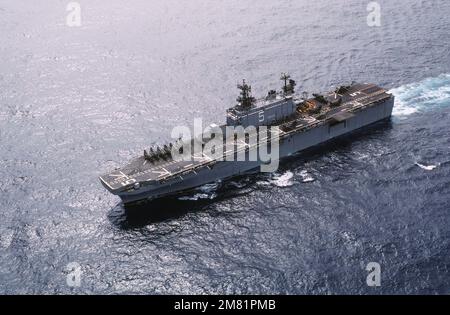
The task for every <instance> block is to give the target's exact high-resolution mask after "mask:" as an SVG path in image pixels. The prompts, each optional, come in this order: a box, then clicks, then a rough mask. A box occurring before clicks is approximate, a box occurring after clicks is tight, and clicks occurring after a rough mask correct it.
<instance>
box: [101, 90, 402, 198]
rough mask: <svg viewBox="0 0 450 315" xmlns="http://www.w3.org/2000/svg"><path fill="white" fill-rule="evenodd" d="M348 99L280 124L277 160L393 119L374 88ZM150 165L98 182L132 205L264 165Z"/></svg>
mask: <svg viewBox="0 0 450 315" xmlns="http://www.w3.org/2000/svg"><path fill="white" fill-rule="evenodd" d="M364 91H366V93H365V92H364ZM347 94H348V97H344V98H343V99H344V102H342V104H341V105H340V106H337V107H335V108H330V109H328V110H327V111H326V112H324V113H319V114H317V115H311V116H309V117H305V116H303V115H299V116H296V117H294V118H293V119H291V120H290V121H289V126H290V127H289V128H283V124H280V126H281V127H282V128H280V133H279V158H280V159H282V158H283V157H287V156H290V155H292V154H294V153H297V152H300V151H303V150H305V149H309V148H312V147H314V146H317V145H319V144H323V143H325V142H327V141H329V140H332V139H334V138H337V137H341V136H344V135H346V134H349V133H352V132H354V131H357V130H359V129H361V128H364V127H366V126H369V125H371V124H374V123H376V122H378V121H381V120H384V119H387V118H389V117H390V116H391V113H392V109H393V105H394V97H393V96H392V95H390V94H388V93H387V92H386V91H385V90H383V89H381V88H379V87H377V86H374V85H356V86H353V89H350V90H349V91H348V93H347ZM330 97H331V94H330ZM297 103H298V102H297ZM293 122H294V123H293ZM284 126H286V122H284ZM224 127H225V125H224V126H221V128H224ZM146 164H147V163H146V160H145V159H144V158H142V157H140V158H138V159H136V160H134V161H132V162H131V163H130V164H129V165H128V166H127V167H125V168H123V169H121V170H116V171H115V172H113V173H111V174H107V175H104V176H101V177H100V180H101V182H102V184H103V185H104V186H105V187H106V188H107V189H108V190H109V191H110V192H112V193H114V194H116V195H118V196H119V197H120V198H121V199H122V201H123V202H124V203H127V204H128V203H134V202H137V201H142V200H151V199H155V198H160V197H165V196H169V195H174V194H179V193H180V192H184V191H189V190H191V189H193V188H196V187H198V186H202V185H205V184H208V183H212V182H216V181H218V180H226V179H229V178H231V177H234V176H239V175H243V174H246V173H248V172H249V171H252V170H254V169H256V168H258V167H260V165H261V164H262V162H261V161H222V160H220V161H216V160H214V159H210V158H209V159H208V158H207V157H206V158H204V157H201V158H200V159H198V160H196V161H194V162H193V163H190V162H189V161H183V162H180V161H168V162H164V163H162V164H158V165H147V166H146Z"/></svg>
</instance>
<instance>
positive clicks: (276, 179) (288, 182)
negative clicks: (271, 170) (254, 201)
mask: <svg viewBox="0 0 450 315" xmlns="http://www.w3.org/2000/svg"><path fill="white" fill-rule="evenodd" d="M293 178H294V174H293V173H292V172H290V171H287V172H286V173H284V174H282V175H278V174H275V175H274V176H273V178H272V179H271V180H270V183H271V184H273V185H275V186H278V187H289V186H292V185H294V180H293Z"/></svg>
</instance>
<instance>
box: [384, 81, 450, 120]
mask: <svg viewBox="0 0 450 315" xmlns="http://www.w3.org/2000/svg"><path fill="white" fill-rule="evenodd" d="M389 92H390V93H392V94H393V95H394V96H395V105H394V110H393V112H392V114H393V115H394V116H396V117H405V116H409V115H411V114H414V113H416V112H419V111H423V110H426V109H427V108H430V107H436V106H448V105H450V74H441V75H440V76H438V77H434V78H427V79H424V80H422V81H420V82H416V83H410V84H406V85H402V86H400V87H398V88H394V89H392V90H390V91H389Z"/></svg>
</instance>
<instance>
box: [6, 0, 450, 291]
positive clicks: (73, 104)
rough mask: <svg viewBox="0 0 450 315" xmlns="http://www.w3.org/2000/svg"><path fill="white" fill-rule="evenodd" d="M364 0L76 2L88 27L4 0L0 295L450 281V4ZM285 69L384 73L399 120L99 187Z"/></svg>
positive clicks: (406, 287) (315, 87)
mask: <svg viewBox="0 0 450 315" xmlns="http://www.w3.org/2000/svg"><path fill="white" fill-rule="evenodd" d="M367 2H368V1H359V0H349V1H346V2H345V6H343V5H342V1H328V0H318V1H314V2H311V1H306V0H301V1H289V0H286V1H276V2H274V1H251V2H247V1H237V0H230V1H222V2H214V3H212V2H211V1H206V0H192V1H176V2H174V1H167V0H164V1H163V0H157V1H152V2H151V3H150V2H148V1H144V0H136V1H133V3H132V5H130V4H129V3H128V2H126V1H123V0H109V1H105V0H98V1H95V2H92V1H80V4H81V6H82V25H81V26H80V27H78V28H77V27H68V26H67V25H66V24H65V19H66V15H67V12H66V8H65V5H66V4H65V3H62V2H60V1H56V0H50V1H39V2H31V1H26V2H21V1H13V0H6V1H2V3H0V13H1V16H2V22H1V23H2V28H1V30H0V35H1V38H2V45H1V47H0V69H1V72H0V149H1V156H0V175H1V176H0V193H1V195H0V196H1V198H0V210H1V213H2V219H1V220H0V221H1V222H0V293H6V294H12V293H18V294H23V293H86V294H89V293H102V294H110V293H147V294H171V293H173V294H177V293H188V294H201V293H234V294H240V293H252V294H253V293H267V294H269V293H282V294H337V293H343V294H362V293H370V294H385V293H413V294H419V293H425V294H435V293H447V294H448V293H450V273H449V269H450V255H449V254H450V205H449V200H450V198H449V197H450V129H449V125H450V50H449V49H448V48H449V43H450V30H449V24H448V16H449V15H450V2H449V1H447V0H435V1H432V2H431V1H424V0H414V1H406V0H399V1H380V4H381V8H382V11H381V12H382V16H381V26H380V27H368V26H367V24H366V17H367V14H368V12H367V10H366V5H367ZM282 71H288V72H290V74H291V75H292V77H294V78H295V79H296V80H297V82H298V85H299V90H307V91H311V92H315V91H325V90H329V89H330V88H332V87H334V86H337V85H338V84H342V83H346V82H350V81H352V80H354V81H362V82H374V83H377V84H380V85H382V86H385V87H387V88H388V89H390V91H391V92H392V93H393V94H394V95H395V96H396V104H395V108H394V113H393V117H392V119H391V120H390V121H389V122H384V123H380V124H377V125H375V126H373V128H370V129H367V130H364V131H363V132H361V133H359V134H357V135H352V136H350V137H347V138H344V139H341V140H338V141H335V142H333V143H331V144H330V145H328V146H326V147H318V148H316V149H314V150H312V151H311V152H308V153H303V154H298V155H296V156H293V157H290V158H289V159H287V160H286V161H284V162H283V163H282V165H281V166H280V169H279V170H278V171H277V172H276V173H275V174H270V175H268V174H256V175H253V176H245V177H241V178H236V179H235V180H233V181H230V182H223V183H222V182H220V183H215V184H212V185H208V186H205V187H200V188H199V189H198V190H197V191H195V192H194V193H192V194H190V195H187V196H183V197H180V198H170V199H165V200H159V201H155V202H152V203H149V204H147V205H145V206H141V207H137V208H131V209H128V208H127V209H125V208H124V207H123V206H122V205H121V204H120V202H119V200H118V198H117V197H115V196H112V195H110V194H108V193H107V192H106V191H105V190H104V189H103V187H102V186H101V185H100V183H99V181H98V178H97V177H98V176H99V175H100V174H102V173H104V172H107V171H109V170H111V169H113V168H114V167H118V166H120V165H122V164H124V163H125V162H126V161H127V160H128V159H130V158H131V157H134V156H135V155H137V154H141V151H142V149H143V148H145V147H148V146H150V145H154V144H156V143H162V142H164V141H166V140H168V139H170V131H171V128H172V127H174V126H175V125H180V124H187V125H188V126H191V125H192V124H193V119H194V118H196V117H202V118H203V121H204V124H205V125H206V124H208V123H210V122H218V123H220V122H223V121H224V117H225V109H226V108H228V107H229V106H231V105H232V103H233V100H234V99H235V97H236V90H235V85H236V82H237V81H238V80H241V79H242V78H246V79H247V80H248V81H249V82H251V84H252V85H253V88H254V94H255V95H263V94H265V93H266V91H267V90H268V89H272V88H277V87H278V86H279V82H278V77H279V74H280V72H282ZM369 262H378V263H379V264H380V265H381V268H382V282H381V286H380V287H368V286H367V285H366V277H367V275H368V272H367V271H366V270H365V268H366V265H367V264H368V263H369ZM69 263H76V264H78V265H79V266H80V268H81V278H80V279H81V283H80V286H78V287H73V286H70V285H68V282H67V279H68V276H70V270H68V269H67V266H68V264H69Z"/></svg>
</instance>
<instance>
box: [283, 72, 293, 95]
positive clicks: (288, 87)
mask: <svg viewBox="0 0 450 315" xmlns="http://www.w3.org/2000/svg"><path fill="white" fill-rule="evenodd" d="M280 80H282V81H284V86H283V93H284V95H290V94H293V93H294V88H295V86H296V85H297V83H295V81H294V80H292V79H291V76H290V75H289V74H287V73H284V72H283V73H282V74H281V77H280ZM288 81H289V83H288Z"/></svg>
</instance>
